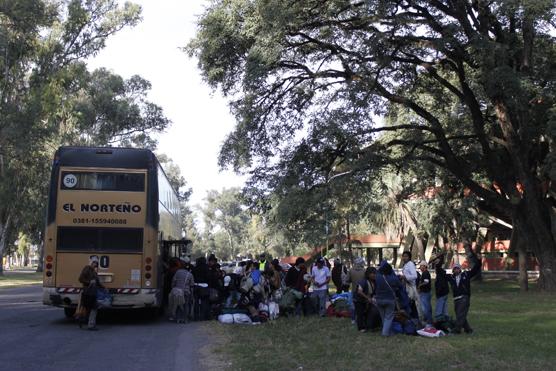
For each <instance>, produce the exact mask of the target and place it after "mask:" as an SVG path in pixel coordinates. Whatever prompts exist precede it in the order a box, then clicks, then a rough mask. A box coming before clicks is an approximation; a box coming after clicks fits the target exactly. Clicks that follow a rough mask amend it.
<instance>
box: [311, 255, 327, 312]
mask: <svg viewBox="0 0 556 371" xmlns="http://www.w3.org/2000/svg"><path fill="white" fill-rule="evenodd" d="M311 282H312V284H313V296H314V297H315V298H316V301H317V308H318V311H319V315H320V316H321V317H324V316H325V315H326V301H327V299H328V282H330V270H329V269H328V267H327V266H326V265H325V261H324V258H322V257H320V258H318V259H317V264H316V265H315V266H313V268H312V269H311Z"/></svg>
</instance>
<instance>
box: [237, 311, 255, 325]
mask: <svg viewBox="0 0 556 371" xmlns="http://www.w3.org/2000/svg"><path fill="white" fill-rule="evenodd" d="M232 316H233V317H234V323H240V324H251V322H252V321H251V318H249V316H248V315H247V314H243V313H236V314H232Z"/></svg>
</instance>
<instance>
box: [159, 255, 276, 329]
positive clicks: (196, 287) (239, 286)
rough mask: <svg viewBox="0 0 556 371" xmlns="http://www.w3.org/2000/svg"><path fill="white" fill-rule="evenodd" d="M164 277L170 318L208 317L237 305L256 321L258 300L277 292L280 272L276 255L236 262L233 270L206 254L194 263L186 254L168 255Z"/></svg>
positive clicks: (267, 297) (267, 298)
mask: <svg viewBox="0 0 556 371" xmlns="http://www.w3.org/2000/svg"><path fill="white" fill-rule="evenodd" d="M166 279H167V282H168V284H167V285H166V286H167V287H168V290H169V294H168V302H169V319H170V320H176V321H178V322H180V321H183V322H186V321H188V320H189V319H195V320H201V321H202V320H209V319H213V318H215V317H216V316H217V314H218V313H219V311H221V310H222V308H239V309H242V310H245V311H247V312H248V313H249V314H250V316H251V317H252V318H253V320H254V321H259V320H261V318H260V315H261V313H259V309H258V308H259V307H260V304H261V303H265V302H267V301H268V300H269V298H272V297H275V296H277V295H278V291H279V290H280V289H281V287H282V282H283V280H284V272H283V270H282V267H281V266H280V264H279V262H278V260H277V259H274V260H272V261H267V260H266V256H265V254H261V255H260V256H259V260H248V261H244V262H240V263H239V265H238V266H237V267H235V268H234V270H233V272H225V271H224V270H223V269H222V267H221V266H220V264H218V260H217V258H216V257H215V256H214V255H210V256H209V257H208V259H206V258H205V257H200V258H198V259H197V260H196V261H195V265H194V266H193V265H192V264H190V262H189V259H187V258H185V259H178V258H173V259H171V260H170V262H169V269H168V271H167V275H166Z"/></svg>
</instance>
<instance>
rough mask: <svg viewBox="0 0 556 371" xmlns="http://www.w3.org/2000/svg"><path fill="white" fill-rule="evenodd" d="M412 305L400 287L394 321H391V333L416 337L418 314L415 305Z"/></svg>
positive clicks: (403, 288)
mask: <svg viewBox="0 0 556 371" xmlns="http://www.w3.org/2000/svg"><path fill="white" fill-rule="evenodd" d="M412 304H413V303H411V301H410V299H409V296H408V295H407V291H406V290H405V287H403V286H402V287H401V289H400V291H399V295H398V298H397V303H396V311H395V313H394V321H392V333H394V334H406V335H417V326H418V325H419V314H418V313H417V309H416V308H415V305H414V304H413V305H412Z"/></svg>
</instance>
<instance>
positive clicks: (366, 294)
mask: <svg viewBox="0 0 556 371" xmlns="http://www.w3.org/2000/svg"><path fill="white" fill-rule="evenodd" d="M402 262H403V267H402V269H401V273H400V274H399V275H397V274H396V273H395V272H394V269H393V268H392V266H391V265H390V264H389V263H387V262H386V261H383V262H381V264H380V265H379V267H367V268H365V261H364V259H363V258H361V257H360V258H357V259H356V260H355V262H354V265H353V267H352V268H351V269H349V270H348V269H347V267H345V266H344V265H343V264H342V263H341V261H340V260H339V259H336V260H335V262H334V267H333V268H332V270H330V267H329V266H327V263H328V262H327V261H326V260H325V259H323V258H319V259H317V261H316V263H315V265H314V266H313V267H312V268H311V269H310V270H308V269H307V268H306V266H305V260H304V259H303V258H298V259H297V260H296V262H295V265H294V266H293V267H292V268H290V269H289V270H288V272H287V274H286V278H285V285H286V287H287V288H288V289H290V290H294V291H296V292H299V293H300V295H297V300H296V303H295V311H294V314H296V315H301V313H302V308H303V307H304V305H303V304H304V301H305V300H307V298H311V299H312V301H313V303H315V304H316V306H317V308H318V314H319V315H321V316H324V315H325V313H326V307H325V305H326V302H327V300H328V299H329V295H328V292H329V290H328V286H329V282H330V281H332V283H333V284H334V286H335V288H336V293H342V292H351V296H352V299H353V308H354V310H353V315H352V320H353V322H354V323H355V324H356V325H357V329H358V330H359V331H361V332H366V331H368V330H372V329H377V328H380V327H381V328H382V331H381V332H382V335H384V336H389V335H391V334H392V331H393V327H394V322H398V323H399V324H400V325H401V326H406V325H407V326H408V327H409V328H411V329H412V330H409V331H412V332H415V330H416V329H418V328H420V327H432V326H433V325H434V324H436V323H439V322H442V321H446V320H447V319H448V318H449V316H448V295H449V291H450V286H451V288H452V294H453V299H454V311H455V314H456V316H455V317H456V319H455V324H454V328H453V329H452V332H453V333H456V334H457V333H461V332H462V331H464V332H465V333H472V332H473V329H472V328H471V326H470V325H469V322H468V320H467V314H468V311H469V306H470V296H471V286H470V281H471V279H472V278H473V277H474V276H475V275H476V274H477V273H478V272H479V271H480V269H481V263H480V261H479V259H478V258H477V256H476V255H475V254H472V255H471V256H470V262H471V264H472V268H471V270H469V271H463V270H462V267H461V265H459V264H455V265H454V266H453V267H452V273H451V274H448V273H446V270H445V269H444V268H443V265H444V255H443V254H439V255H437V256H435V257H433V258H432V259H431V261H430V263H427V262H425V261H422V262H420V263H419V272H418V271H417V267H416V265H415V263H414V262H413V261H412V256H411V252H409V251H405V252H404V253H403V254H402ZM429 266H431V267H433V268H434V270H435V273H436V281H435V282H434V292H435V294H436V306H435V311H434V317H433V311H432V292H433V281H432V277H431V273H430V272H429ZM309 291H311V292H309ZM409 325H411V326H409Z"/></svg>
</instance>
